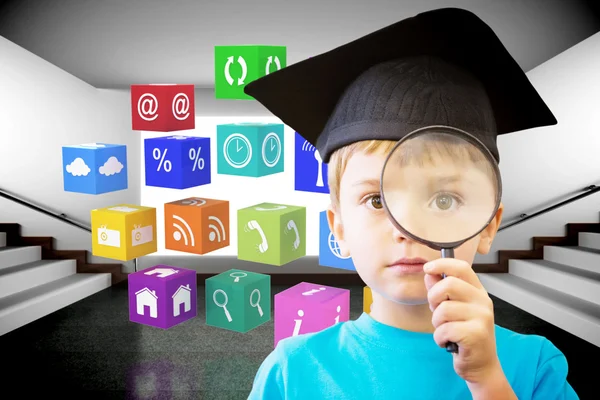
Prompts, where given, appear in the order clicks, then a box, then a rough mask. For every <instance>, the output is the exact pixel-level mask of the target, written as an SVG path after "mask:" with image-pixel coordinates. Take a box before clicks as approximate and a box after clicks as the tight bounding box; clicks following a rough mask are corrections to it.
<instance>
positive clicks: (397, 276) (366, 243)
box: [328, 152, 502, 304]
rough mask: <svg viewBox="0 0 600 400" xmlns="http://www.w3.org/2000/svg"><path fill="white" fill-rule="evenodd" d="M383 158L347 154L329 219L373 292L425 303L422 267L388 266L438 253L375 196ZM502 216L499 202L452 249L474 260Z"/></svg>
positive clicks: (486, 246)
mask: <svg viewBox="0 0 600 400" xmlns="http://www.w3.org/2000/svg"><path fill="white" fill-rule="evenodd" d="M385 159H386V157H385V155H383V154H370V155H367V154H364V153H360V152H357V153H355V154H353V155H352V156H350V158H349V159H348V162H347V165H346V169H345V171H344V173H343V174H342V178H341V181H340V190H339V205H340V207H339V210H333V209H330V210H329V211H328V219H329V224H330V227H331V229H332V232H333V233H334V235H335V237H336V240H337V241H338V242H339V245H340V249H341V251H342V253H343V255H346V256H351V257H352V260H353V262H354V265H355V267H356V270H357V272H358V274H359V275H360V277H361V278H362V279H363V281H364V282H365V283H366V284H367V285H368V286H369V287H370V288H371V289H372V290H373V291H375V292H377V293H378V294H380V295H382V296H384V297H386V298H387V299H389V300H392V301H395V302H399V303H405V304H425V303H426V302H427V289H426V287H425V283H424V272H422V271H420V272H417V273H400V272H398V269H396V268H390V266H391V265H392V264H394V263H395V262H396V261H397V260H399V259H401V258H405V257H406V258H422V259H424V260H425V261H432V260H435V259H438V258H440V252H439V251H438V250H432V249H431V248H429V247H427V246H425V245H423V244H420V243H418V242H415V241H412V240H410V239H408V238H406V237H405V236H404V235H403V234H402V233H401V232H400V231H398V230H397V229H396V228H395V227H394V225H393V224H392V222H391V221H390V219H389V217H388V216H387V214H386V212H385V210H384V209H383V206H382V203H381V198H380V196H379V192H380V178H381V171H382V168H383V165H384V163H385ZM501 215H502V206H501V207H500V209H499V210H498V213H497V215H496V218H495V219H494V220H493V221H492V222H491V223H490V225H489V226H488V227H487V228H486V229H485V230H484V231H483V232H482V233H480V234H479V235H477V236H476V237H474V238H472V239H471V240H469V241H467V242H466V243H464V244H463V245H462V246H460V247H459V248H457V249H455V251H454V255H455V258H458V259H462V260H464V261H466V262H468V263H469V264H472V262H473V259H474V258H475V254H476V253H477V252H480V253H482V254H485V253H487V252H488V251H489V250H490V247H491V243H492V239H493V237H494V235H495V233H496V230H497V227H498V224H499V223H500V219H501Z"/></svg>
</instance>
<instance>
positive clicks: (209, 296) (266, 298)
mask: <svg viewBox="0 0 600 400" xmlns="http://www.w3.org/2000/svg"><path fill="white" fill-rule="evenodd" d="M205 286H206V325H210V326H215V327H217V328H223V329H228V330H231V331H236V332H241V333H246V332H248V331H250V330H252V329H254V328H256V327H257V326H259V325H262V324H264V323H265V322H267V321H269V320H270V319H271V276H269V275H265V274H259V273H256V272H248V271H242V270H239V269H231V270H229V271H226V272H223V273H221V274H219V275H215V276H213V277H211V278H208V279H207V280H206V281H205Z"/></svg>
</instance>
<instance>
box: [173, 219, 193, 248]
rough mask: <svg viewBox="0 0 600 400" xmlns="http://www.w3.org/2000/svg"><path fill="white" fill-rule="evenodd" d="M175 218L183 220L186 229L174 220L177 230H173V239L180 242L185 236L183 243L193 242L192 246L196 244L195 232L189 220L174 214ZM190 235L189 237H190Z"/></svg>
mask: <svg viewBox="0 0 600 400" xmlns="http://www.w3.org/2000/svg"><path fill="white" fill-rule="evenodd" d="M173 219H175V220H177V221H179V222H181V223H182V224H183V225H184V226H185V228H186V229H183V227H182V226H181V225H179V224H178V223H177V222H173V227H174V228H175V232H173V239H175V240H176V241H177V242H179V241H180V240H181V239H182V238H183V243H184V244H185V245H186V246H188V245H189V243H190V242H191V244H192V247H194V246H195V245H196V240H195V238H194V232H192V228H191V227H190V225H189V224H188V223H187V221H186V220H185V219H183V218H181V217H180V216H179V215H173ZM188 235H189V238H188Z"/></svg>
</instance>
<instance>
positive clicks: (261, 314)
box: [250, 289, 263, 317]
mask: <svg viewBox="0 0 600 400" xmlns="http://www.w3.org/2000/svg"><path fill="white" fill-rule="evenodd" d="M254 293H256V294H258V296H257V297H258V298H257V299H256V303H253V302H252V296H253V295H254ZM259 302H260V291H259V290H258V289H254V290H253V291H252V293H250V305H251V306H252V307H256V308H257V309H258V314H259V315H260V316H261V317H262V316H263V310H262V308H261V307H260V304H258V303H259Z"/></svg>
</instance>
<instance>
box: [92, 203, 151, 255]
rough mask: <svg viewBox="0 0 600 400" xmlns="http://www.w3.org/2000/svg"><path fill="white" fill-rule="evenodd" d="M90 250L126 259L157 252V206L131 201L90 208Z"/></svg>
mask: <svg viewBox="0 0 600 400" xmlns="http://www.w3.org/2000/svg"><path fill="white" fill-rule="evenodd" d="M91 220H92V254H93V255H95V256H98V257H104V258H111V259H114V260H121V261H129V260H132V259H134V258H137V257H141V256H145V255H148V254H151V253H155V252H156V243H157V242H156V208H154V207H144V206H138V205H133V204H118V205H116V206H111V207H106V208H98V209H95V210H92V211H91Z"/></svg>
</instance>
